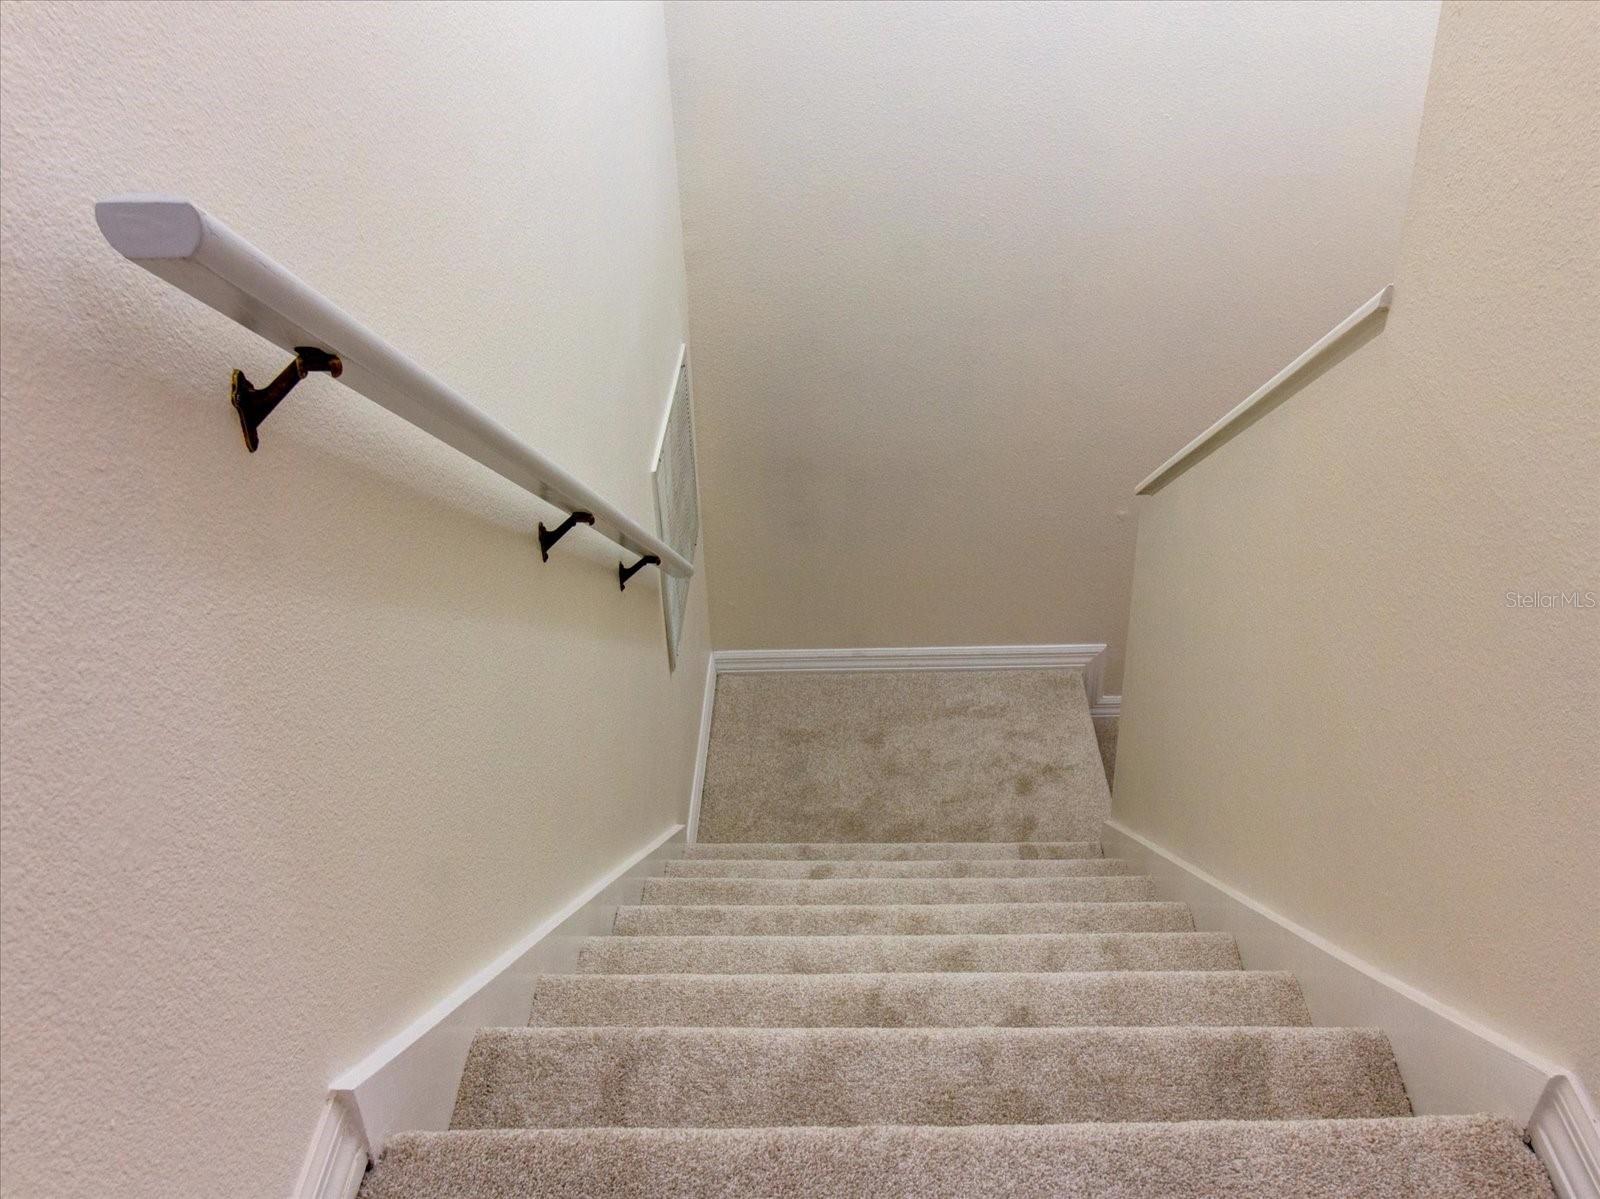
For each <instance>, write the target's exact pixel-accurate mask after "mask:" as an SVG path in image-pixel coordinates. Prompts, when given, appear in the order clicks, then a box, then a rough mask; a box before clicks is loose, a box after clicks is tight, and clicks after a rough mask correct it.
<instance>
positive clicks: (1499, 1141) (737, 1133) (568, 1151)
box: [363, 1116, 1551, 1199]
mask: <svg viewBox="0 0 1600 1199" xmlns="http://www.w3.org/2000/svg"><path fill="white" fill-rule="evenodd" d="M363 1194H364V1195H365V1197H366V1199H474V1197H482V1199H594V1197H595V1196H609V1197H611V1199H770V1197H772V1196H791V1195H792V1196H804V1197H805V1199H863V1197H865V1199H929V1197H931V1196H949V1197H952V1199H953V1197H956V1196H961V1197H963V1199H1198V1197H1202V1196H1204V1197H1208V1199H1218V1197H1226V1199H1463V1197H1466V1199H1529V1197H1532V1196H1541V1197H1545V1199H1548V1197H1550V1196H1551V1191H1550V1184H1549V1182H1548V1181H1547V1180H1546V1179H1545V1177H1544V1171H1543V1170H1542V1169H1541V1168H1540V1166H1539V1164H1538V1162H1537V1161H1536V1160H1535V1158H1534V1156H1533V1155H1532V1154H1531V1153H1529V1152H1528V1150H1527V1148H1526V1147H1525V1146H1524V1145H1523V1144H1522V1141H1521V1139H1520V1137H1519V1136H1518V1134H1517V1130H1516V1129H1515V1128H1514V1127H1512V1125H1511V1124H1510V1123H1509V1122H1508V1121H1503V1120H1488V1119H1479V1118H1472V1117H1453V1118H1446V1117H1438V1116H1435V1117H1431V1118H1427V1119H1414V1118H1396V1119H1386V1120H1269V1121H1251V1122H1247V1123H1236V1122H1226V1123H1215V1122H1210V1121H1199V1122H1194V1123H1188V1124H1068V1125H1060V1124H1046V1125H1002V1126H988V1127H971V1128H944V1127H936V1126H924V1127H920V1128H919V1127H910V1128H908V1127H884V1126H881V1125H862V1126H857V1127H853V1128H737V1129H708V1128H638V1129H632V1128H630V1129H622V1128H581V1129H571V1130H548V1131H547V1130H540V1131H532V1130H526V1129H518V1130H516V1131H506V1132H493V1131H478V1132H445V1133H413V1134H411V1135H408V1136H401V1137H397V1138H395V1139H394V1140H393V1141H391V1142H390V1146H389V1149H388V1152H387V1153H386V1154H385V1157H384V1162H383V1165H382V1167H381V1168H380V1169H379V1170H378V1171H377V1173H376V1176H375V1177H374V1178H373V1179H372V1181H371V1182H370V1183H369V1184H368V1186H367V1187H366V1189H365V1190H364V1192H363Z"/></svg>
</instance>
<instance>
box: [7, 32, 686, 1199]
mask: <svg viewBox="0 0 1600 1199" xmlns="http://www.w3.org/2000/svg"><path fill="white" fill-rule="evenodd" d="M0 21H3V25H0V44H3V54H4V60H3V97H0V139H3V140H0V155H3V159H4V195H3V217H0V222H3V223H0V231H3V242H0V244H3V293H4V300H3V309H0V316H3V325H4V329H3V336H4V354H3V362H0V392H3V406H0V446H3V455H4V461H3V472H0V475H3V485H0V537H3V550H4V553H3V594H4V603H3V610H0V637H3V658H4V664H3V680H0V682H3V689H0V705H3V706H0V716H3V738H0V739H3V779H0V790H3V799H4V803H3V836H0V840H3V871H4V886H3V907H4V911H3V916H4V921H3V923H4V931H3V941H0V947H3V968H0V986H3V1001H0V1006H3V1009H4V1023H3V1053H4V1072H3V1073H4V1083H3V1088H4V1093H3V1107H4V1129H3V1136H4V1143H5V1166H4V1183H3V1189H4V1191H5V1194H6V1195H8V1196H10V1195H15V1196H18V1197H19V1199H21V1197H22V1196H27V1197H29V1199H33V1197H35V1196H46V1195H74V1196H76V1195H126V1196H161V1197H162V1199H172V1197H175V1196H207V1197H214V1196H221V1195H229V1196H233V1195H240V1196H243V1195H251V1196H271V1195H282V1194H285V1193H286V1192H287V1191H288V1188H289V1186H290V1184H291V1182H292V1181H293V1177H294V1174H295V1171H296V1170H297V1168H298V1166H299V1164H300V1160H301V1157H302V1154H303V1153H304V1151H305V1149H306V1146H307V1144H308V1141H309V1137H310V1133H311V1130H312V1127H313V1125H314V1123H315V1121H316V1119H317V1116H318V1114H319V1111H320V1108H321V1105H322V1102H323V1097H324V1093H325V1091H324V1089H325V1086H326V1084H327V1082H328V1080H329V1079H330V1078H331V1077H332V1076H333V1075H334V1074H335V1073H337V1072H338V1071H339V1070H341V1069H342V1068H344V1067H346V1066H348V1065H350V1064H351V1063H352V1062H354V1061H355V1060H356V1059H358V1058H359V1057H360V1056H361V1055H363V1054H364V1053H365V1052H366V1051H368V1050H370V1049H371V1048H373V1047H374V1046H376V1045H377V1044H378V1043H380V1042H381V1041H382V1040H383V1039H384V1038H385V1037H387V1036H389V1035H391V1034H393V1033H395V1032H397V1031H398V1030H399V1029H400V1028H401V1027H403V1026H404V1025H405V1024H406V1023H407V1022H408V1021H409V1020H410V1019H412V1018H413V1017H415V1016H416V1015H418V1014H419V1013H420V1012H421V1011H422V1010H423V1009H424V1008H425V1007H426V1006H427V1005H429V1004H430V1003H431V1002H432V1001H433V1000H435V999H436V998H437V997H438V996H440V995H441V994H443V993H444V992H445V990H446V989H447V988H448V987H449V986H451V985H453V984H454V983H455V982H457V981H458V980H459V979H461V978H462V977H464V976H466V975H467V974H468V973H470V972H471V971H473V970H475V969H477V968H478V967H479V966H481V965H483V964H484V963H485V962H486V961H488V960H489V959H490V958H491V957H492V956H493V955H495V954H496V953H498V952H499V951H500V950H501V949H502V948H504V947H505V946H506V945H507V944H509V943H510V942H511V941H512V940H513V939H514V938H516V937H518V936H520V935H522V934H523V933H524V932H526V931H527V930H528V929H529V928H530V927H532V926H533V925H534V924H535V923H536V922H537V921H538V920H539V919H540V918H542V917H544V916H546V915H548V914H549V913H551V912H552V911H554V910H556V909H557V908H558V907H559V906H560V904H562V903H563V902H564V901H565V900H567V899H568V898H570V897H571V896H572V895H573V894H574V893H575V892H577V891H578V890H579V889H580V888H581V887H582V886H583V885H584V884H585V883H587V882H588V881H589V880H590V879H592V878H593V877H594V876H595V875H596V874H597V873H599V872H600V871H601V870H603V869H605V868H607V867H609V866H610V865H612V864H613V863H615V862H616V861H617V860H618V859H619V858H621V857H623V856H624V855H626V854H627V853H629V852H630V851H632V850H634V849H635V848H637V847H638V846H639V845H640V844H641V843H643V842H644V841H645V840H647V839H648V838H650V837H651V836H653V835H655V834H656V833H658V832H660V831H661V830H662V829H663V828H665V827H666V826H667V825H669V824H671V823H673V822H675V821H677V820H681V819H682V817H683V814H684V811H683V810H684V804H685V800H686V798H687V790H688V783H689V778H690V773H691V768H692V755H693V750H694V743H695V736H694V731H695V726H696V722H697V719H698V712H699V705H700V691H701V686H702V683H703V680H704V667H705V659H706V652H707V648H706V647H707V642H708V637H707V632H706V608H705V585H704V580H703V579H699V580H697V581H696V584H695V590H694V593H693V596H692V598H691V601H690V606H689V631H688V634H687V640H686V646H685V654H684V657H685V661H684V662H683V663H682V665H680V667H679V670H678V672H677V674H676V675H675V676H669V675H668V673H667V667H666V652H665V648H664V645H663V635H662V622H661V608H660V601H659V597H658V593H657V589H656V583H655V579H654V574H653V572H646V573H645V574H643V575H641V576H640V580H639V584H636V585H634V586H630V587H629V588H628V591H627V593H626V595H619V594H618V591H617V585H616V574H615V561H616V556H615V555H613V554H610V553H608V552H607V550H606V549H605V543H603V542H599V541H597V540H592V539H591V537H592V535H590V534H587V533H579V534H575V535H574V536H573V537H572V538H570V539H569V540H568V541H566V542H563V544H562V546H561V548H560V550H559V551H558V552H557V553H556V555H555V557H554V559H553V560H552V562H551V563H550V564H549V565H546V566H541V565H540V563H539V562H538V559H537V554H536V549H535V547H534V545H533V543H532V539H531V533H532V529H533V526H534V524H535V522H536V521H538V520H539V519H540V518H541V517H545V518H547V519H548V517H549V516H550V515H551V514H550V511H549V510H548V509H544V508H542V507H541V506H540V505H538V504H537V503H536V502H535V501H533V500H531V499H530V498H529V497H527V496H526V495H524V494H523V493H521V492H518V491H516V490H515V489H514V488H511V487H510V486H509V485H507V484H505V483H503V482H502V481H501V480H499V479H498V478H496V477H495V476H493V475H491V474H490V473H489V472H488V471H486V470H484V469H483V468H481V467H479V466H477V465H476V464H474V463H472V462H470V461H468V460H466V459H465V458H462V457H461V456H459V455H456V454H454V453H453V452H451V451H449V450H447V449H445V448H444V447H443V446H441V445H439V444H438V443H436V442H433V441H431V440H430V439H428V438H427V437H426V436H424V435H423V434H421V433H419V432H418V431H416V430H414V429H412V428H411V427H410V426H408V425H405V424H403V423H402V422H400V421H399V420H398V419H396V418H394V417H392V416H390V415H389V414H387V413H385V412H384V411H382V410H381V409H378V408H376V407H375V406H374V405H372V404H370V403H368V402H367V401H365V400H363V399H361V398H360V397H359V396H356V395H354V394H352V393H350V392H348V391H345V390H343V389H341V388H340V387H339V386H338V385H337V384H333V383H330V382H328V381H327V380H326V379H325V378H321V377H313V378H312V379H311V380H310V381H308V382H306V383H304V384H302V385H301V387H300V388H299V389H298V390H296V392H295V393H294V394H293V395H292V396H291V397H290V398H289V399H288V400H286V401H285V402H284V404H283V406H282V407H281V408H280V409H279V410H278V411H277V413H275V414H274V415H273V417H272V419H271V420H270V421H269V422H268V423H267V425H266V426H265V428H264V430H263V445H262V449H261V452H260V453H259V454H258V455H256V456H255V457H253V458H252V457H249V456H248V455H247V454H246V453H245V451H244V448H243V446H242V444H241V442H240V437H239V430H238V426H237V423H236V421H235V420H234V417H233V415H232V411H231V409H230V408H229V406H228V403H227V379H228V371H229V369H230V368H232V367H235V366H238V367H242V368H244V369H245V370H246V371H247V372H248V373H249V374H250V376H251V377H252V378H253V379H256V380H257V381H258V382H260V381H264V380H265V379H266V378H269V377H270V376H271V375H273V374H274V373H276V371H277V370H278V369H279V368H280V367H281V366H282V365H283V364H284V361H285V356H284V355H283V354H282V353H281V352H279V351H278V350H276V349H272V348H270V347H268V346H266V345H265V344H264V343H262V342H261V341H259V340H258V339H256V338H255V337H253V336H252V335H251V334H249V333H246V332H245V331H244V330H242V329H240V328H239V327H238V326H236V325H234V324H232V323H231V322H229V321H228V320H226V319H225V318H223V317H222V316H220V315H218V314H217V313H214V312H212V311H211V310H209V309H206V308H203V307H202V306H200V305H199V304H198V303H196V302H195V301H193V300H191V299H189V298H188V297H186V296H184V295H182V294H180V293H178V292H176V291H174V290H173V289H172V288H170V287H168V286H166V285H165V284H163V283H161V282H160V281H158V280H157V279H155V278H154V277H153V276H151V275H149V274H147V273H146V272H144V271H143V270H140V269H139V268H138V267H136V266H134V265H132V264H131V263H128V262H125V261H123V260H122V259H120V258H119V257H118V256H117V255H116V253H115V252H114V251H112V250H111V249H110V247H109V246H107V245H106V244H105V242H104V240H103V239H102V238H101V236H100V234H99V232H98V231H97V229H96V228H95V224H94V219H93V214H92V209H91V205H92V202H93V201H94V199H95V198H97V197H99V196H103V195H106V194H108V193H111V192H114V191H120V190H126V189H149V190H166V191H173V192H178V193H182V194H186V195H189V196H190V197H192V198H194V199H195V200H196V201H198V202H200V203H201V204H202V205H204V206H205V207H207V208H209V209H210V210H212V211H213V212H215V213H216V214H217V215H218V216H219V217H220V218H221V219H223V220H224V221H226V222H228V223H229V224H231V225H233V226H234V227H235V228H237V229H238V230H239V231H240V232H242V233H243V234H245V235H246V236H247V237H249V238H250V239H251V240H253V241H255V242H256V243H257V244H258V245H260V246H261V247H262V248H263V249H264V250H266V251H267V252H268V253H270V254H272V255H273V256H274V257H277V258H278V259H280V260H281V261H283V262H284V263H286V264H288V265H289V266H290V267H291V269H293V270H295V271H296V272H297V273H299V274H300V275H301V276H302V277H303V278H305V279H306V280H308V281H309V282H310V283H311V284H312V285H313V286H316V287H317V288H319V289H321V290H322V291H324V292H325V293H326V294H327V295H328V296H330V297H331V298H333V299H334V300H335V301H336V302H338V303H340V304H341V305H343V306H345V307H346V308H348V309H349V310H350V311H352V312H353V313H355V314H357V315H358V316H359V317H361V318H362V319H364V320H365V321H366V322H367V323H368V324H370V325H371V326H372V327H373V328H375V329H376V330H378V331H379V332H380V333H381V334H383V335H384V336H386V337H388V338H389V339H390V340H392V341H393V342H394V343H395V344H396V345H398V346H399V347H400V348H401V349H403V350H404V351H406V352H407V353H409V354H410V355H412V356H413V357H415V358H416V359H417V360H418V361H419V362H421V363H423V364H424V365H425V366H427V367H429V368H430V369H432V370H434V371H435V372H436V373H437V374H439V375H440V376H441V377H442V378H444V379H446V380H448V381H450V382H451V383H453V384H455V385H456V386H458V387H459V388H460V389H461V390H462V391H463V392H464V393H465V394H467V395H469V396H471V397H473V398H474V399H475V400H476V401H478V402H480V403H482V404H483V405H484V406H485V407H487V408H488V409H489V411H491V412H492V413H493V414H494V415H495V416H496V417H497V418H499V419H500V420H502V421H504V422H506V423H507V424H509V425H510V426H511V427H512V428H513V429H515V430H516V431H517V432H518V433H519V434H521V435H523V436H524V437H526V438H527V439H528V440H529V441H531V442H532V443H533V444H535V445H537V446H539V447H541V448H542V449H544V450H546V451H547V452H549V453H550V454H551V455H552V457H553V458H554V459H555V460H556V461H558V462H560V463H562V464H563V465H565V466H568V467H570V468H571V469H572V470H573V471H575V472H576V473H577V474H578V475H579V476H580V477H583V478H585V479H586V480H591V481H592V482H593V483H594V484H595V485H596V487H597V489H598V490H599V491H600V492H601V493H602V494H605V495H607V496H610V497H612V498H614V499H615V500H616V501H617V502H618V503H619V504H620V505H621V506H622V507H623V508H625V509H626V510H628V511H630V512H631V513H632V514H633V515H634V516H635V517H636V518H638V519H639V520H641V521H642V522H644V523H646V524H647V525H648V524H651V523H653V520H654V515H653V506H652V500H651V494H650V486H649V478H648V473H647V472H648V468H649V461H648V458H649V454H650V450H651V441H652V438H653V437H654V435H655V432H656V430H657V428H658V427H659V420H660V415H661V411H662V406H663V405H664V403H665V401H666V397H667V391H668V388H669V387H670V386H671V383H672V370H673V365H674V361H675V358H676V355H677V351H678V345H679V342H680V341H681V340H682V338H683V333H684V328H683V268H682V252H681V238H680V232H679V223H678V198H677V181H676V177H675V171H674V164H673V141H672V126H671V113H670V102H669V99H668V94H667V77H666V51H665V40H664V31H663V27H662V16H661V11H660V9H659V7H658V6H656V5H643V6H633V5H581V6H566V5H553V6H543V5H541V6H530V5H463V4H446V5H432V4H390V5H381V6H379V5H354V4H328V5H321V4H316V5H312V4H303V5H281V4H172V5H152V4H95V5H83V6H69V5H58V4H6V5H5V6H4V7H3V8H0Z"/></svg>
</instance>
